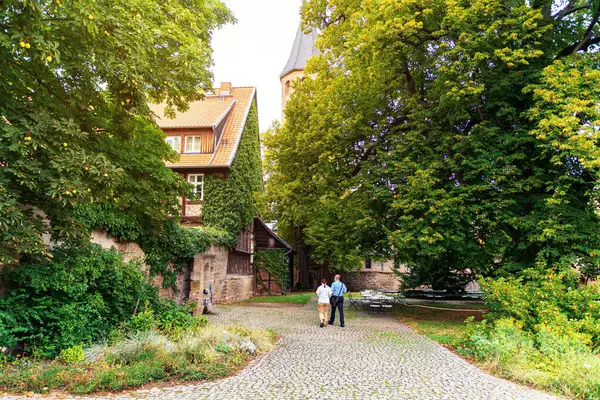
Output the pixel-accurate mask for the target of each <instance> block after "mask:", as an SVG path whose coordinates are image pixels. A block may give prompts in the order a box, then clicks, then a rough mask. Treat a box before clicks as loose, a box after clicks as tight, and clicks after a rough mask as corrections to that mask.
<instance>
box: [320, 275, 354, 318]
mask: <svg viewBox="0 0 600 400" xmlns="http://www.w3.org/2000/svg"><path fill="white" fill-rule="evenodd" d="M333 279H334V281H333V283H332V284H331V287H329V286H327V280H326V279H321V286H319V288H318V289H317V295H318V296H319V300H318V301H317V310H318V311H319V318H320V319H321V325H320V326H321V328H323V327H324V326H325V318H326V317H327V314H329V312H328V311H329V305H330V304H331V316H330V317H329V325H333V323H334V321H335V309H336V308H337V309H338V310H339V312H340V326H341V327H342V328H343V327H344V294H345V293H346V292H347V291H348V289H347V288H346V285H344V284H343V283H342V282H341V281H340V276H339V275H336V276H335V277H334V278H333Z"/></svg>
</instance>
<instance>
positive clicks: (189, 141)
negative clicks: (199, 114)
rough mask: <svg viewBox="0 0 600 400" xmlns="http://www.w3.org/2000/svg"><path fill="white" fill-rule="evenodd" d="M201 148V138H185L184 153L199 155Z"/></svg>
mask: <svg viewBox="0 0 600 400" xmlns="http://www.w3.org/2000/svg"><path fill="white" fill-rule="evenodd" d="M201 148H202V138H201V137H200V136H187V137H186V138H185V152H186V153H200V150H201Z"/></svg>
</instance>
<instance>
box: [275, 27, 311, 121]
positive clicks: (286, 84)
mask: <svg viewBox="0 0 600 400" xmlns="http://www.w3.org/2000/svg"><path fill="white" fill-rule="evenodd" d="M316 40H317V31H316V30H313V31H312V32H310V33H309V34H306V33H304V32H302V29H301V27H298V32H296V39H294V44H293V45H292V51H291V52H290V57H289V59H288V61H287V63H286V64H285V67H284V68H283V71H282V72H281V75H279V81H280V82H281V122H282V123H284V122H285V105H286V104H287V102H288V100H289V99H290V96H291V94H292V93H293V92H294V81H296V80H298V79H299V80H302V79H304V69H305V68H306V62H307V61H308V59H309V58H311V57H313V56H316V55H318V54H319V51H318V50H317V48H316V47H315V41H316Z"/></svg>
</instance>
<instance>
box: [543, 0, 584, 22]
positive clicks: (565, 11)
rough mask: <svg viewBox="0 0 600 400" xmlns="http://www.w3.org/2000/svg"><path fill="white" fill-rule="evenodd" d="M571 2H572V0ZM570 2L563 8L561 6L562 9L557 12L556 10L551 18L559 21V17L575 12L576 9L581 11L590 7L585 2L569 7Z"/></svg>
mask: <svg viewBox="0 0 600 400" xmlns="http://www.w3.org/2000/svg"><path fill="white" fill-rule="evenodd" d="M571 3H574V2H573V1H572V2H571ZM571 3H569V5H568V6H566V7H565V8H563V9H562V10H560V11H559V12H557V13H556V14H554V15H553V16H552V19H553V20H554V21H559V20H561V19H563V18H564V17H566V16H568V15H571V14H573V13H576V12H577V11H581V10H586V9H589V8H591V6H590V5H589V4H586V5H585V6H579V7H571V6H570V5H571Z"/></svg>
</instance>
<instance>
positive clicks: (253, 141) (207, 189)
mask: <svg viewBox="0 0 600 400" xmlns="http://www.w3.org/2000/svg"><path fill="white" fill-rule="evenodd" d="M262 191H263V177H262V167H261V156H260V139H259V131H258V111H257V108H256V103H253V104H252V106H251V108H250V112H249V114H248V118H247V120H246V125H245V127H244V132H243V133H242V138H241V141H240V144H239V147H238V151H237V154H236V156H235V159H234V160H233V163H232V164H231V168H230V169H229V173H228V175H227V177H226V178H219V177H216V176H206V177H205V181H204V203H203V204H202V223H203V224H204V225H206V226H211V227H215V228H219V229H223V230H225V231H227V232H229V233H231V234H233V235H236V236H237V234H238V233H239V232H241V231H242V230H244V229H246V228H248V226H249V225H250V224H251V223H252V221H253V220H254V218H255V217H256V216H257V215H258V210H257V205H256V202H255V200H254V196H255V194H257V193H260V192H262Z"/></svg>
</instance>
